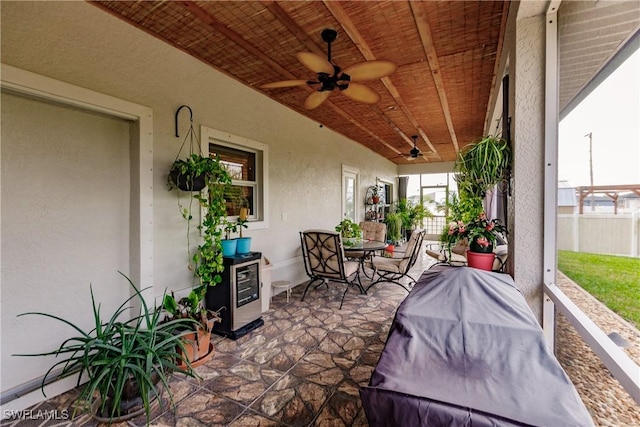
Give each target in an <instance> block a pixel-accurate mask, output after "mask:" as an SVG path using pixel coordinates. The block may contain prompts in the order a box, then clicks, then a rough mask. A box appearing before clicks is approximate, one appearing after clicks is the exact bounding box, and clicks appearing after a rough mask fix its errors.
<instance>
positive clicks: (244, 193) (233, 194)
mask: <svg viewBox="0 0 640 427" xmlns="http://www.w3.org/2000/svg"><path fill="white" fill-rule="evenodd" d="M253 190H254V188H253V187H251V186H243V185H233V186H231V187H230V188H229V189H228V190H227V191H226V193H225V195H224V198H225V200H226V201H227V216H238V215H240V208H243V207H244V208H249V216H253V215H254V212H255V210H254V207H255V203H254V194H255V193H254V191H253Z"/></svg>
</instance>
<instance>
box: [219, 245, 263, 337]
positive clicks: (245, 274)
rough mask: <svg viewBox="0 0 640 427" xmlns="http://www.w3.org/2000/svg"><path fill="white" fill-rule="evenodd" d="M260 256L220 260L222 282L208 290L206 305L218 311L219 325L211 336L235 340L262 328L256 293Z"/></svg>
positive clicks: (258, 295) (258, 284)
mask: <svg viewBox="0 0 640 427" xmlns="http://www.w3.org/2000/svg"><path fill="white" fill-rule="evenodd" d="M261 258H262V253H261V252H249V253H248V254H236V255H235V256H232V257H224V272H223V273H222V282H220V283H218V284H217V285H216V286H209V288H208V289H207V295H206V304H207V308H208V309H209V310H215V311H219V314H220V318H221V319H222V320H221V321H220V322H216V324H215V325H214V326H213V332H214V333H216V334H218V335H223V336H225V337H229V338H231V339H237V338H240V337H241V336H243V335H245V334H246V333H247V332H249V331H251V330H253V329H255V328H258V327H260V326H262V325H263V324H264V321H263V320H262V318H261V317H260V316H261V315H262V302H261V298H262V292H261V289H260V259H261Z"/></svg>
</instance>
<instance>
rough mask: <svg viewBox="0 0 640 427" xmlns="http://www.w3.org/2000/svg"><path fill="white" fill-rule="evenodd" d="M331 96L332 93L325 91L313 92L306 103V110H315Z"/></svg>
mask: <svg viewBox="0 0 640 427" xmlns="http://www.w3.org/2000/svg"><path fill="white" fill-rule="evenodd" d="M329 95H331V91H328V90H323V91H316V92H312V93H311V95H309V96H307V99H305V101H304V108H306V109H307V110H313V109H314V108H317V107H319V106H320V104H322V103H323V102H324V101H325V100H326V99H327V98H328V97H329Z"/></svg>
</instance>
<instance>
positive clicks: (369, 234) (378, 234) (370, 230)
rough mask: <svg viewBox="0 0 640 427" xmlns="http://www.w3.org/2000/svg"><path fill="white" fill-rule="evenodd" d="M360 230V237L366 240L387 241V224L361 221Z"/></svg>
mask: <svg viewBox="0 0 640 427" xmlns="http://www.w3.org/2000/svg"><path fill="white" fill-rule="evenodd" d="M360 228H361V229H362V237H363V238H364V239H366V240H375V241H378V242H386V241H387V224H385V223H384V222H376V221H362V222H361V223H360Z"/></svg>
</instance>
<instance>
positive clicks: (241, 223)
mask: <svg viewBox="0 0 640 427" xmlns="http://www.w3.org/2000/svg"><path fill="white" fill-rule="evenodd" d="M236 224H237V226H238V234H239V237H238V248H237V252H238V253H239V254H248V253H249V252H251V237H245V236H243V235H242V229H243V228H247V227H248V226H247V219H246V218H244V219H242V218H241V217H238V220H237V221H236Z"/></svg>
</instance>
